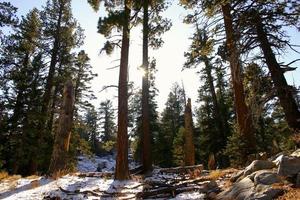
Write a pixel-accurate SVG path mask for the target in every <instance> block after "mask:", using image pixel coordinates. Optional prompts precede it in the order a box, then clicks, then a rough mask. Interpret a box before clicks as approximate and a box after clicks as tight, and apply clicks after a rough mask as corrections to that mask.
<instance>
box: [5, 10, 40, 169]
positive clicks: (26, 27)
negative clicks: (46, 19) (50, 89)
mask: <svg viewBox="0 0 300 200" xmlns="http://www.w3.org/2000/svg"><path fill="white" fill-rule="evenodd" d="M15 31H16V32H15V33H13V34H12V35H10V36H9V37H8V38H7V40H6V44H5V47H4V49H3V52H2V58H1V65H2V66H5V67H6V70H7V71H6V75H5V77H3V78H4V81H7V82H11V83H12V84H10V86H9V87H8V88H5V87H4V88H1V90H2V91H3V92H4V94H5V90H7V89H8V91H9V90H11V91H13V92H10V93H7V95H4V96H5V99H6V100H5V101H6V105H7V106H8V107H7V108H9V109H11V112H12V115H10V117H9V119H8V121H7V122H8V123H7V129H8V130H7V132H8V133H9V136H8V137H9V138H8V140H9V141H14V142H11V144H13V145H16V146H15V147H13V146H10V147H8V149H10V148H11V147H12V148H14V149H15V150H14V151H13V152H14V153H10V154H11V155H12V156H11V157H10V159H9V161H8V167H9V168H13V170H12V171H13V172H14V173H17V172H19V173H22V174H24V173H26V174H28V172H29V173H30V169H29V168H30V167H29V166H28V160H27V159H28V158H30V155H32V154H31V151H32V150H29V151H26V150H25V148H27V146H29V145H30V144H31V143H32V142H33V143H34V142H35V134H36V132H34V131H33V130H32V129H31V126H30V124H32V120H33V119H34V118H32V114H33V112H34V109H36V108H37V104H38V102H39V100H38V99H39V97H40V93H39V92H40V91H39V89H38V86H39V84H40V83H41V76H40V70H41V69H42V68H43V64H42V63H39V61H40V60H41V54H40V52H39V51H38V47H39V45H40V38H41V21H40V19H39V16H38V10H36V9H34V10H32V11H30V12H29V13H28V14H27V16H26V17H22V20H21V22H20V24H19V25H18V27H17V28H16V29H15ZM38 63H39V66H37V64H38ZM5 101H4V102H5ZM24 152H27V153H28V154H27V155H28V156H27V155H22V154H23V153H24ZM10 162H12V163H13V167H11V166H10V164H11V163H10ZM19 169H20V170H22V171H19Z"/></svg>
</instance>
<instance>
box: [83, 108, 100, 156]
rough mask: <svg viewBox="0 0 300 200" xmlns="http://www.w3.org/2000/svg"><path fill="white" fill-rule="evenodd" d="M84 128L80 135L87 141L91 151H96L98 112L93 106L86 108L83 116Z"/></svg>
mask: <svg viewBox="0 0 300 200" xmlns="http://www.w3.org/2000/svg"><path fill="white" fill-rule="evenodd" d="M83 122H84V125H85V126H84V129H83V132H82V133H81V137H82V138H85V139H87V140H88V141H89V143H90V146H91V150H92V152H93V153H97V152H98V150H99V146H98V143H99V139H100V134H99V125H98V114H97V112H96V110H95V108H94V107H91V108H89V109H88V110H87V112H86V114H85V116H84V120H83Z"/></svg>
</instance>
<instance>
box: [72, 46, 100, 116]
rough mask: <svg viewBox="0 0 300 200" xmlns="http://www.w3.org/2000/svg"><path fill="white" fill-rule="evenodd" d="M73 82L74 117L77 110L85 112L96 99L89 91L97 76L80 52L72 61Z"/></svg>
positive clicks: (83, 53)
mask: <svg viewBox="0 0 300 200" xmlns="http://www.w3.org/2000/svg"><path fill="white" fill-rule="evenodd" d="M74 62H75V63H74V69H75V70H74V71H75V73H74V75H73V76H74V80H75V89H74V90H75V113H74V115H75V117H76V116H77V115H78V114H79V113H78V111H79V108H81V109H83V110H86V109H88V108H89V107H91V103H90V100H93V99H95V98H96V97H95V96H94V94H93V93H92V91H91V85H90V84H91V81H92V80H93V79H94V78H95V77H96V76H97V74H95V73H93V72H92V66H91V65H90V63H89V62H90V58H89V57H88V55H87V54H86V53H85V51H84V50H81V51H80V52H79V53H78V54H77V57H76V59H75V61H74Z"/></svg>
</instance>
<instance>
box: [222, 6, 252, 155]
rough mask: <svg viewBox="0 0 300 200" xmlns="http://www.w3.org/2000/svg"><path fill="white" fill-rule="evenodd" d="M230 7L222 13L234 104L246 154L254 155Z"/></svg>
mask: <svg viewBox="0 0 300 200" xmlns="http://www.w3.org/2000/svg"><path fill="white" fill-rule="evenodd" d="M230 10H231V8H230V5H229V4H225V5H223V6H222V12H223V16H224V24H225V32H226V39H227V41H226V43H227V49H228V53H229V62H230V69H231V77H232V85H233V91H234V104H235V110H236V117H237V123H238V128H239V132H240V134H242V136H243V137H244V139H245V142H246V144H247V150H246V152H245V153H246V154H250V153H253V151H255V146H256V144H255V134H254V129H253V125H252V118H251V114H250V112H249V108H248V107H247V105H246V102H245V93H244V86H243V79H242V73H241V65H240V61H239V53H238V50H237V45H236V41H235V35H234V33H235V30H234V28H233V24H232V23H233V22H232V16H231V13H230Z"/></svg>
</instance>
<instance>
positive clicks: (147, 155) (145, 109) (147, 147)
mask: <svg viewBox="0 0 300 200" xmlns="http://www.w3.org/2000/svg"><path fill="white" fill-rule="evenodd" d="M148 7H149V2H148V0H144V2H143V9H144V21H143V69H144V71H145V74H144V76H143V83H142V134H143V135H142V164H143V171H144V173H149V172H151V171H152V157H151V156H152V155H151V135H150V123H149V121H150V119H149V69H148V68H149V66H148V65H149V62H148V37H149V24H148V23H149V13H148Z"/></svg>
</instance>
